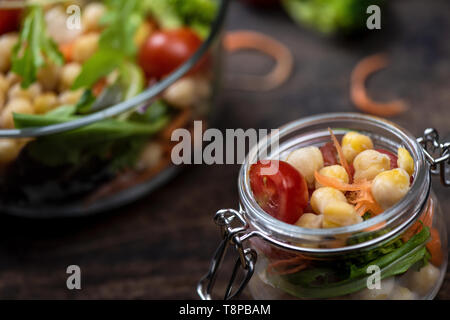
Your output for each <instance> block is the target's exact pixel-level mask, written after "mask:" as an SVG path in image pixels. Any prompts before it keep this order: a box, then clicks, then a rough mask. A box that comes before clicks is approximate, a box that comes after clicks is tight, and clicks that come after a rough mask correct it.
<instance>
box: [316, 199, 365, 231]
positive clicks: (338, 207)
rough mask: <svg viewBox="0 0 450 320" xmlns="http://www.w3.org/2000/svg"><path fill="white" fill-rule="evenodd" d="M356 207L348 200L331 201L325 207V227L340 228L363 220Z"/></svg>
mask: <svg viewBox="0 0 450 320" xmlns="http://www.w3.org/2000/svg"><path fill="white" fill-rule="evenodd" d="M362 221H363V220H362V218H361V217H360V216H359V215H358V213H357V212H356V209H355V207H354V206H352V205H351V204H349V203H347V202H346V201H345V202H344V201H331V202H328V204H327V205H325V206H324V208H323V223H322V225H323V227H324V228H338V227H344V226H349V225H352V224H357V223H360V222H362Z"/></svg>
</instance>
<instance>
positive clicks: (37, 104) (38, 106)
mask: <svg viewBox="0 0 450 320" xmlns="http://www.w3.org/2000/svg"><path fill="white" fill-rule="evenodd" d="M56 106H58V98H57V97H56V94H54V93H53V92H46V93H43V94H41V95H39V96H37V97H36V98H35V99H34V101H33V107H34V112H35V113H39V114H42V113H47V112H49V111H50V110H52V109H54V108H55V107H56Z"/></svg>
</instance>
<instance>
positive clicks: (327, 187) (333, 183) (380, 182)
mask: <svg viewBox="0 0 450 320" xmlns="http://www.w3.org/2000/svg"><path fill="white" fill-rule="evenodd" d="M329 131H330V136H331V142H329V143H326V144H324V145H322V146H308V147H304V148H300V149H296V150H293V151H291V152H290V153H289V154H288V156H287V157H286V159H285V160H284V161H283V160H268V161H258V162H257V163H255V164H253V165H252V166H251V167H250V170H249V179H250V185H251V189H252V191H253V195H254V197H255V200H256V201H257V203H258V204H259V206H260V207H261V208H262V209H263V210H264V211H265V212H267V213H268V214H270V215H271V216H273V217H274V218H276V219H278V220H280V221H283V222H285V223H288V224H292V225H296V226H298V227H301V228H309V229H317V228H339V227H345V226H349V225H354V224H358V223H361V222H363V221H365V220H367V219H371V218H373V217H375V216H377V215H379V214H381V213H383V212H384V211H385V210H387V209H389V208H391V207H392V206H394V205H395V204H396V203H398V202H399V201H400V200H401V199H402V198H403V197H404V196H405V195H406V194H407V193H408V191H409V189H410V185H411V184H412V182H413V179H414V170H415V168H414V161H413V158H412V157H411V155H410V153H409V152H408V150H407V149H406V148H403V147H399V148H398V150H397V153H396V154H395V153H393V152H391V151H389V150H385V149H377V148H375V147H374V143H373V142H372V139H371V138H370V137H369V136H368V135H364V134H362V133H359V132H356V131H348V132H347V133H346V134H345V135H344V136H343V138H342V140H341V141H340V142H339V141H338V139H337V138H336V137H335V135H334V133H333V132H332V131H331V130H329ZM273 162H276V163H275V164H276V165H277V166H278V170H277V171H276V173H275V174H271V175H268V174H267V171H268V170H265V171H263V170H262V169H267V168H269V167H270V166H273V165H274V163H273ZM433 213H434V206H433V204H432V203H431V204H429V205H428V208H427V209H426V212H425V213H424V214H423V215H422V216H421V217H420V218H419V220H418V221H417V222H415V223H414V224H413V225H412V226H411V227H410V228H409V229H408V230H407V231H406V232H404V233H403V234H402V235H401V236H399V237H397V238H395V239H393V240H391V241H389V242H388V243H385V244H383V245H382V246H379V247H376V248H373V249H370V250H367V251H364V252H361V253H359V254H353V255H350V254H342V255H340V256H333V257H329V258H327V257H325V258H324V257H321V258H317V257H314V256H308V255H303V254H301V255H300V254H296V253H293V252H288V251H286V250H283V249H280V248H277V247H274V246H270V245H267V244H265V243H262V242H258V241H256V244H255V246H256V247H257V248H259V251H260V252H258V254H259V257H262V260H263V261H264V263H263V265H264V266H265V267H264V268H263V269H262V270H260V271H259V272H260V273H261V274H260V278H261V279H265V280H264V282H266V284H268V285H270V286H272V287H276V288H279V289H282V290H283V291H284V292H286V294H287V295H289V296H295V297H300V298H353V299H379V298H381V299H403V298H404V299H414V298H417V297H418V296H420V295H421V294H422V293H424V292H427V291H426V290H428V289H429V288H431V287H432V286H433V285H434V284H435V283H436V281H437V280H438V278H439V275H440V271H439V267H440V266H441V265H442V263H443V253H442V249H441V243H440V236H439V232H438V230H436V229H435V228H433V227H432V222H433ZM384 226H385V224H384V223H381V224H379V225H376V226H375V227H372V228H370V229H367V230H365V231H364V232H361V235H360V236H359V237H358V236H357V237H352V238H349V237H345V236H344V235H343V236H342V237H341V238H340V239H338V240H337V241H336V243H334V244H328V243H327V244H324V243H323V244H317V245H315V244H305V246H310V247H311V246H313V247H317V248H321V247H323V248H333V247H339V246H341V245H342V244H347V245H352V244H357V243H362V242H365V241H368V240H370V239H372V238H374V237H377V236H379V235H381V234H384V233H385V232H386V230H383V227H384ZM300 230H301V229H299V231H300ZM370 265H377V266H378V267H379V268H380V269H381V278H382V279H383V282H382V286H385V287H386V288H390V289H389V290H387V291H386V290H385V291H383V290H381V291H380V290H369V289H367V283H366V278H367V272H366V270H367V268H368V267H369V266H370ZM425 287H426V288H425Z"/></svg>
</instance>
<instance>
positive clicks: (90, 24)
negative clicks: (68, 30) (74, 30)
mask: <svg viewBox="0 0 450 320" xmlns="http://www.w3.org/2000/svg"><path fill="white" fill-rule="evenodd" d="M105 11H106V9H105V5H104V4H103V3H101V2H91V3H89V4H87V5H86V6H85V7H84V10H83V15H82V17H81V24H82V26H83V31H84V32H90V31H97V30H98V29H100V19H101V18H102V16H103V14H104V13H105Z"/></svg>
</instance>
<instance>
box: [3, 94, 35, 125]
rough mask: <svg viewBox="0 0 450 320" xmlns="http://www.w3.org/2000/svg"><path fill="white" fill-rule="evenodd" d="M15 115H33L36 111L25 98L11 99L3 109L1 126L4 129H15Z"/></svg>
mask: <svg viewBox="0 0 450 320" xmlns="http://www.w3.org/2000/svg"><path fill="white" fill-rule="evenodd" d="M13 113H24V114H33V113H34V110H33V107H32V105H31V102H30V101H29V100H27V99H24V98H14V99H11V100H10V101H9V102H8V103H7V104H6V106H5V108H4V109H3V111H2V113H1V115H0V124H1V127H2V128H7V129H12V128H14V119H13Z"/></svg>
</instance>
